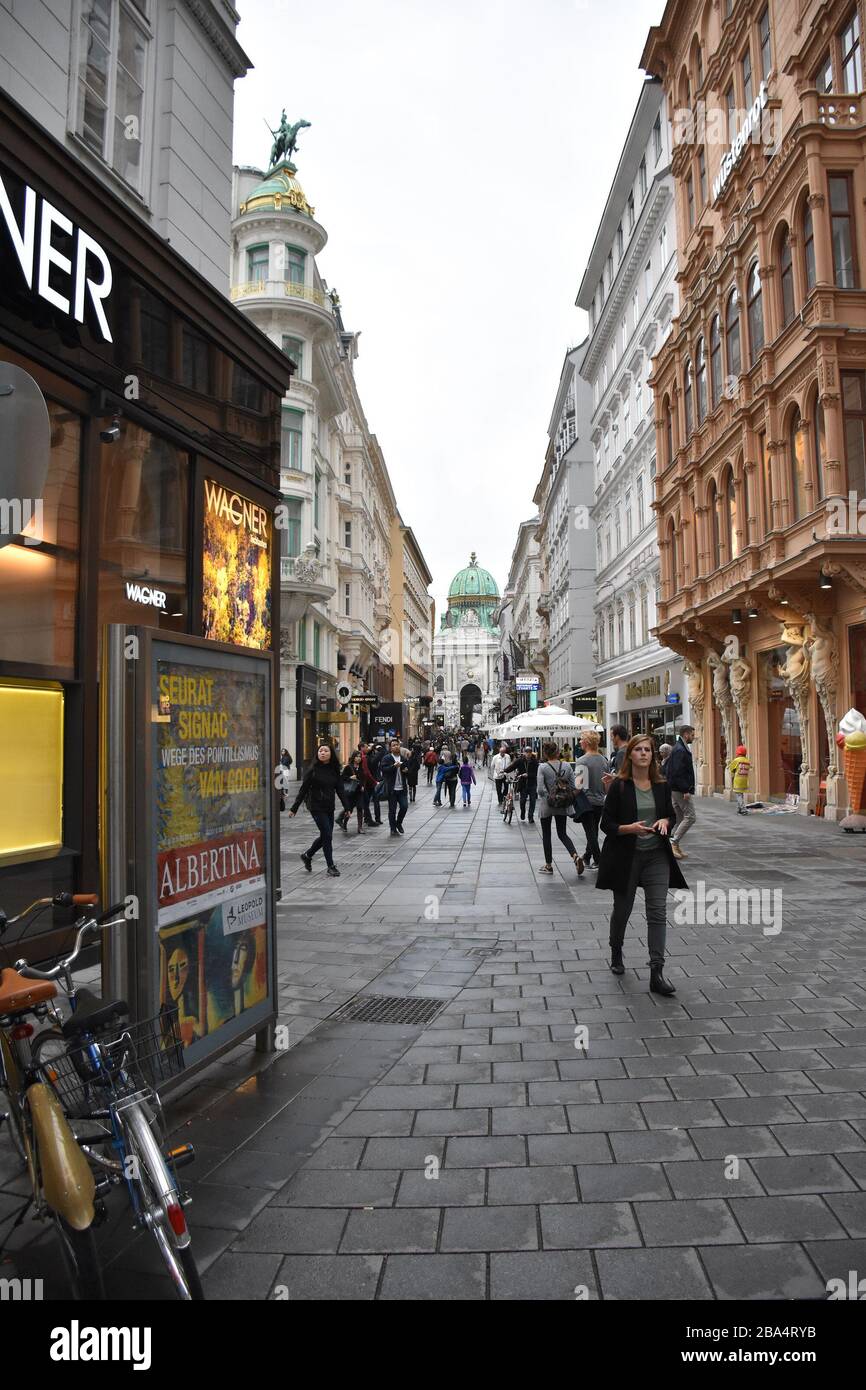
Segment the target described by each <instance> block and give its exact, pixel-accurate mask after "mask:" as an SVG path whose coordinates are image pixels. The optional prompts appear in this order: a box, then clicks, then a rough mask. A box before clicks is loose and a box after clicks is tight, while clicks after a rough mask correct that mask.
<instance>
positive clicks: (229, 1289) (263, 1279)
mask: <svg viewBox="0 0 866 1390" xmlns="http://www.w3.org/2000/svg"><path fill="white" fill-rule="evenodd" d="M282 1262H283V1257H282V1255H281V1254H270V1255H266V1254H259V1253H249V1254H246V1253H238V1252H235V1251H233V1250H227V1251H226V1252H225V1254H223V1255H220V1257H219V1259H218V1260H215V1261H214V1263H213V1264H212V1265H211V1267H210V1269H209V1270H208V1271H207V1273H206V1274H205V1275H204V1277H203V1278H202V1285H203V1287H204V1294H205V1298H206V1299H207V1300H208V1302H211V1303H216V1302H221V1301H226V1302H228V1301H230V1300H231V1301H238V1302H240V1301H243V1302H249V1301H251V1300H253V1299H263V1298H267V1296H268V1291H269V1290H270V1287H271V1285H272V1284H273V1282H274V1280H275V1279H276V1275H277V1270H278V1269H279V1267H280V1265H281V1264H282Z"/></svg>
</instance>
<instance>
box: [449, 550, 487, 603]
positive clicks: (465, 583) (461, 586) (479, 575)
mask: <svg viewBox="0 0 866 1390" xmlns="http://www.w3.org/2000/svg"><path fill="white" fill-rule="evenodd" d="M498 598H499V589H498V588H497V585H496V580H495V579H494V578H493V575H492V574H491V573H490V571H489V570H483V569H482V568H481V566H480V565H479V564H478V561H477V560H476V559H475V551H474V550H473V552H472V554H471V555H470V557H469V564H468V565H467V566H466V568H465V569H464V570H458V572H457V574H455V576H454V578H453V579H452V581H451V587H450V589H449V590H448V602H449V603H452V602H453V601H454V600H455V599H457V600H458V601H459V600H460V599H481V600H482V602H483V601H484V600H485V599H486V600H487V601H488V602H489V601H491V600H494V599H498Z"/></svg>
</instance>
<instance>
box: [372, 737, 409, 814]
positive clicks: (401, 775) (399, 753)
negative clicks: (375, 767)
mask: <svg viewBox="0 0 866 1390" xmlns="http://www.w3.org/2000/svg"><path fill="white" fill-rule="evenodd" d="M408 760H409V754H408V750H407V749H405V748H401V747H400V740H399V739H398V738H392V739H391V743H390V745H389V749H388V752H387V753H385V754H383V757H382V761H381V762H380V764H379V776H380V777H381V778H382V781H383V782H384V783H385V789H386V791H387V793H388V823H389V825H390V826H391V834H392V835H404V834H405V833H406V832H405V831H404V829H403V820H404V818H405V815H406V811H407V808H408V806H409V792H408V788H407V786H406V768H407V764H408Z"/></svg>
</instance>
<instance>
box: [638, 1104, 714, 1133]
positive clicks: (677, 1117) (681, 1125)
mask: <svg viewBox="0 0 866 1390" xmlns="http://www.w3.org/2000/svg"><path fill="white" fill-rule="evenodd" d="M724 1103H725V1102H724V1101H720V1102H719V1105H723V1104H724ZM640 1108H641V1111H642V1113H643V1115H644V1117H645V1119H646V1122H647V1125H648V1126H649V1128H650V1129H704V1128H707V1129H713V1128H718V1126H720V1125H723V1124H724V1123H725V1122H724V1120H723V1119H722V1116H721V1115H720V1113H719V1109H718V1108H717V1106H716V1103H715V1101H712V1100H670V1101H654V1100H651V1101H647V1102H646V1103H645V1104H643V1105H641V1107H640Z"/></svg>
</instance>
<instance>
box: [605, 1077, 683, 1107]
mask: <svg viewBox="0 0 866 1390" xmlns="http://www.w3.org/2000/svg"><path fill="white" fill-rule="evenodd" d="M598 1088H599V1090H600V1091H601V1098H602V1100H603V1101H604V1103H605V1104H606V1105H610V1104H615V1103H616V1102H617V1101H621V1100H634V1101H637V1102H638V1103H640V1104H643V1102H644V1101H660V1100H671V1099H672V1096H671V1091H670V1088H669V1086H668V1084H667V1081H666V1080H665V1078H664V1077H661V1076H658V1077H629V1078H628V1079H625V1080H617V1081H599V1083H598Z"/></svg>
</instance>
